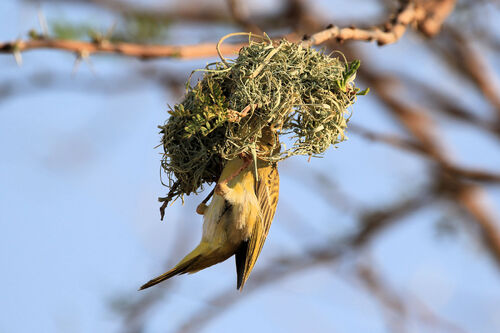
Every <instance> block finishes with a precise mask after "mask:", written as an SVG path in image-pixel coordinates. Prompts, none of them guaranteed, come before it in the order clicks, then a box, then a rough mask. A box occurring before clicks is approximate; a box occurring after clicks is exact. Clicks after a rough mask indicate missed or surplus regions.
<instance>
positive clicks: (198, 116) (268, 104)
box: [159, 36, 366, 212]
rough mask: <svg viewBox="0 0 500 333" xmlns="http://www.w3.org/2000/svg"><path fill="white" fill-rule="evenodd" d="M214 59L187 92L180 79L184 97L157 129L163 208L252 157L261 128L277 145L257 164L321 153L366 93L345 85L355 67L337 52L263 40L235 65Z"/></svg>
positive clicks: (341, 137) (342, 130)
mask: <svg viewBox="0 0 500 333" xmlns="http://www.w3.org/2000/svg"><path fill="white" fill-rule="evenodd" d="M221 41H222V40H221ZM219 54H220V53H219ZM221 60H222V61H221V62H215V63H211V64H208V65H207V66H206V68H205V69H201V70H196V71H194V72H197V71H203V72H204V76H203V78H202V79H201V80H199V81H198V82H197V83H196V85H195V86H190V85H189V81H188V84H187V91H186V95H185V97H184V99H183V100H182V102H180V103H179V104H176V105H174V107H170V110H169V111H168V113H169V114H170V117H169V118H168V119H167V121H166V123H165V124H164V125H163V126H159V128H160V129H161V132H160V133H161V134H162V135H163V137H162V146H163V149H164V154H163V158H162V169H163V171H164V172H165V174H166V176H167V178H168V184H165V185H166V186H168V187H169V189H170V190H169V193H168V195H167V196H166V197H164V198H160V199H159V200H160V201H161V202H164V205H163V206H162V208H163V209H164V208H165V206H166V204H167V203H168V202H170V201H171V200H175V199H177V198H178V197H183V195H189V194H191V193H198V192H199V191H200V190H202V189H203V185H204V184H210V183H212V182H215V181H217V179H218V177H219V176H220V173H221V170H222V168H223V166H224V163H225V161H227V160H231V159H233V158H235V157H236V156H238V154H240V153H242V152H249V153H251V152H253V153H255V149H256V142H257V141H258V139H259V138H260V136H261V132H262V129H263V128H264V127H266V126H271V128H273V129H275V130H276V131H277V133H278V134H279V136H280V138H281V140H280V141H281V143H278V144H281V145H282V147H281V150H280V149H272V150H271V154H270V155H268V156H264V157H262V156H259V158H262V159H268V160H269V161H275V162H278V161H281V160H283V159H285V158H288V157H290V156H295V155H308V156H319V155H321V154H322V153H324V152H325V150H326V149H328V148H329V147H330V146H331V145H334V146H335V145H336V144H338V143H339V142H342V141H343V140H344V139H345V138H346V137H345V129H346V127H347V121H348V120H349V117H350V112H349V111H348V107H349V106H351V105H352V104H353V103H354V102H355V100H356V96H357V95H361V94H365V93H366V91H360V90H359V89H358V88H356V87H355V85H354V82H353V80H354V77H355V74H356V70H357V69H358V68H359V65H360V62H359V61H358V60H354V61H352V62H347V61H346V60H345V58H344V57H343V55H342V54H341V53H340V52H339V53H338V54H337V57H333V56H330V55H327V54H324V53H323V52H321V51H317V50H315V49H313V48H309V47H303V46H301V45H299V44H296V43H292V42H289V41H287V40H281V41H279V42H273V41H272V40H271V39H269V38H268V37H267V36H265V37H262V38H261V39H260V40H259V41H253V40H251V38H249V43H248V46H245V47H243V48H242V49H241V50H240V52H239V55H238V57H237V58H236V59H235V60H228V59H225V58H224V57H222V56H221ZM194 72H193V73H194ZM285 143H288V144H289V147H286V146H285ZM275 148H276V147H275ZM162 212H163V210H162Z"/></svg>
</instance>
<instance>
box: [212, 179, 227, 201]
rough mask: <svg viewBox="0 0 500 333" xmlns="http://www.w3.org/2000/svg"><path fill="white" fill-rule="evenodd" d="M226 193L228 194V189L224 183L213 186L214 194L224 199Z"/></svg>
mask: <svg viewBox="0 0 500 333" xmlns="http://www.w3.org/2000/svg"><path fill="white" fill-rule="evenodd" d="M227 192H229V187H228V186H227V184H226V181H223V182H221V183H218V184H217V185H215V190H214V193H215V194H217V195H219V196H221V197H223V198H224V196H225V195H226V194H227Z"/></svg>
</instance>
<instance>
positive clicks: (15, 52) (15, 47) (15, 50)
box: [12, 39, 23, 67]
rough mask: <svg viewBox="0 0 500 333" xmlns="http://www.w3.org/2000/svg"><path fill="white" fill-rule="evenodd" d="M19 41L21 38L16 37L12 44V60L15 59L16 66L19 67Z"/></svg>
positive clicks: (20, 58)
mask: <svg viewBox="0 0 500 333" xmlns="http://www.w3.org/2000/svg"><path fill="white" fill-rule="evenodd" d="M20 43H21V40H20V39H17V40H16V42H15V43H14V45H13V46H12V55H13V56H14V60H15V61H16V64H17V66H19V67H21V66H22V65H23V57H22V55H21V50H20V49H19V44H20Z"/></svg>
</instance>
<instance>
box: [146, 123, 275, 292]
mask: <svg viewBox="0 0 500 333" xmlns="http://www.w3.org/2000/svg"><path fill="white" fill-rule="evenodd" d="M279 149H280V143H279V138H278V135H277V134H276V132H275V131H273V130H272V128H271V127H270V126H267V127H264V129H263V130H262V136H261V138H260V139H259V140H258V142H257V149H256V151H257V153H256V154H253V155H250V154H248V153H242V154H239V155H238V156H237V157H235V158H234V159H232V160H229V161H228V162H227V163H226V165H225V166H224V168H223V170H222V173H221V175H220V178H219V180H218V181H217V184H216V186H215V188H214V190H212V192H211V193H210V194H209V196H208V197H207V198H206V199H205V200H203V202H202V203H201V204H200V205H199V206H198V207H197V209H196V211H197V213H198V214H201V215H203V220H204V222H203V232H202V238H201V241H200V243H199V244H198V246H197V247H196V248H195V249H194V250H193V251H191V252H190V253H189V254H187V255H186V256H185V257H184V258H183V259H182V260H181V261H180V262H179V263H178V264H177V265H175V266H174V267H173V268H172V269H170V270H169V271H167V272H166V273H164V274H162V275H160V276H158V277H156V278H154V279H152V280H150V281H149V282H147V283H146V284H144V285H143V286H141V287H140V289H139V290H144V289H146V288H149V287H152V286H154V285H156V284H158V283H160V282H162V281H165V280H167V279H169V278H171V277H173V276H175V275H179V274H185V273H189V274H191V273H195V272H198V271H200V270H202V269H205V268H207V267H210V266H212V265H215V264H217V263H220V262H222V261H225V260H226V259H228V258H230V257H231V256H233V255H234V256H235V262H236V275H237V280H236V288H237V289H238V290H240V291H241V290H242V289H243V286H244V285H245V282H246V281H247V279H248V277H249V276H250V273H251V271H252V269H253V267H254V265H255V263H256V261H257V258H258V257H259V254H260V252H261V250H262V247H263V245H264V242H265V240H266V238H267V235H268V233H269V228H270V227H271V223H272V221H273V218H274V215H275V212H276V207H277V204H278V197H279V174H278V166H277V163H276V162H270V161H267V160H264V159H262V158H259V157H262V156H265V155H266V154H267V155H269V154H270V153H274V152H276V150H278V151H279ZM252 161H253V162H254V163H252ZM212 195H213V197H212V200H211V202H210V204H209V205H208V206H207V205H206V202H208V200H209V198H210V197H211V196H212Z"/></svg>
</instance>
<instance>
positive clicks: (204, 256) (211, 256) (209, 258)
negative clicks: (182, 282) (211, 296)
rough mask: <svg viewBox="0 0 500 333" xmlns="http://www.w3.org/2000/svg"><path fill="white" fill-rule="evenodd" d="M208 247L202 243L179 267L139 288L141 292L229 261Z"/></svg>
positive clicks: (176, 266)
mask: <svg viewBox="0 0 500 333" xmlns="http://www.w3.org/2000/svg"><path fill="white" fill-rule="evenodd" d="M208 247H209V245H208V244H207V243H204V242H202V243H200V244H199V245H198V246H197V247H196V248H195V249H194V250H193V251H192V252H191V253H189V254H188V255H187V256H185V257H184V259H182V260H181V261H180V262H179V263H178V264H177V265H175V267H174V268H172V269H171V270H169V271H168V272H166V273H164V274H162V275H160V276H158V277H155V278H154V279H152V280H150V281H149V282H147V283H145V284H144V285H142V286H141V287H140V288H139V290H144V289H146V288H149V287H152V286H154V285H156V284H158V283H160V282H162V281H165V280H167V279H170V278H171V277H172V276H175V275H178V274H186V273H195V272H198V271H199V270H201V269H203V268H206V267H209V266H212V265H214V264H216V263H218V262H221V261H223V260H226V259H227V257H225V258H223V257H221V256H217V255H215V254H216V252H217V251H216V250H210V249H209V248H208Z"/></svg>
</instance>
